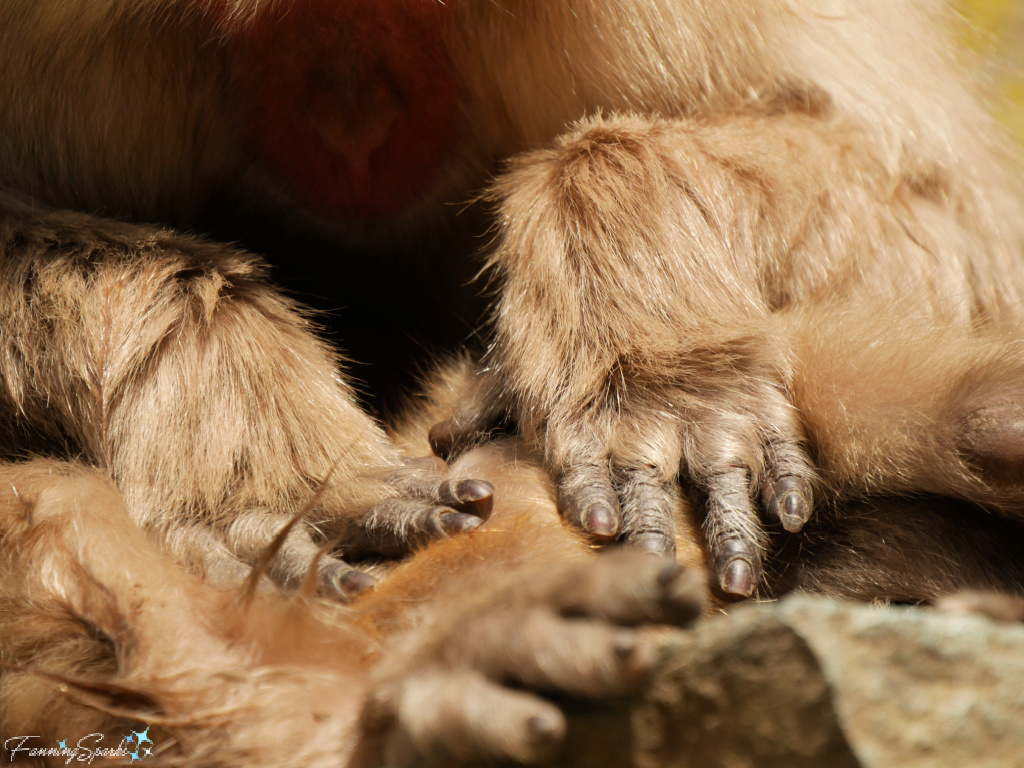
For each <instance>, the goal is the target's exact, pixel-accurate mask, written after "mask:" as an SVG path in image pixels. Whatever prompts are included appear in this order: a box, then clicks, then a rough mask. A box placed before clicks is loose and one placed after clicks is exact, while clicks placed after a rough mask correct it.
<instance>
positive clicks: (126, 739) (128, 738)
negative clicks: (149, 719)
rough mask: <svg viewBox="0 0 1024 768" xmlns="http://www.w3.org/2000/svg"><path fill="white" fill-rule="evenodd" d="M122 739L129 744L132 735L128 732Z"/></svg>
mask: <svg viewBox="0 0 1024 768" xmlns="http://www.w3.org/2000/svg"><path fill="white" fill-rule="evenodd" d="M124 740H125V741H127V742H128V743H129V744H131V743H132V735H131V734H130V733H129V734H128V735H127V736H125V737H124Z"/></svg>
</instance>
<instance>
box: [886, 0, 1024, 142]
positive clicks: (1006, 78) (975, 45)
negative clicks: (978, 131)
mask: <svg viewBox="0 0 1024 768" xmlns="http://www.w3.org/2000/svg"><path fill="white" fill-rule="evenodd" d="M899 1H900V0H893V2H899ZM956 5H957V7H958V8H959V10H960V12H961V13H962V14H963V17H964V19H965V20H966V21H967V24H966V25H965V26H964V28H963V31H962V33H961V34H962V35H963V38H964V39H963V42H964V43H966V44H967V46H968V48H970V49H971V50H973V51H975V52H977V53H978V54H980V55H981V66H982V68H983V71H984V73H985V76H986V77H987V78H988V80H989V82H991V84H992V87H993V90H994V91H995V94H994V95H995V96H996V99H995V103H994V105H993V112H995V114H996V116H997V117H998V118H999V119H1000V120H1002V121H1003V122H1004V123H1006V124H1007V125H1008V126H1010V128H1011V129H1013V131H1014V133H1015V134H1016V136H1017V138H1018V139H1019V140H1020V141H1021V142H1024V0H956Z"/></svg>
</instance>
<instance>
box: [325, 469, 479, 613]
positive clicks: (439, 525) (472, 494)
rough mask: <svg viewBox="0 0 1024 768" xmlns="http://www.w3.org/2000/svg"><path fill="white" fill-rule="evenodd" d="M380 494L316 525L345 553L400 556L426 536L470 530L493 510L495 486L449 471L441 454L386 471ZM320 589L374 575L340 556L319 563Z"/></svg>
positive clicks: (356, 585) (361, 583)
mask: <svg viewBox="0 0 1024 768" xmlns="http://www.w3.org/2000/svg"><path fill="white" fill-rule="evenodd" d="M380 479H381V482H380V484H379V485H378V487H379V488H382V489H383V490H382V492H381V494H380V496H381V498H378V499H376V500H375V501H374V502H373V503H371V504H369V505H367V507H366V509H365V512H363V513H362V514H359V515H356V516H355V517H352V518H344V519H328V520H323V521H319V522H317V523H315V524H314V527H315V528H316V529H317V530H319V531H320V533H321V535H322V536H323V537H324V538H327V539H330V540H333V541H335V542H338V543H339V545H340V549H341V552H342V554H343V555H345V556H346V557H363V556H367V555H382V556H385V557H398V556H401V555H405V554H408V553H409V552H410V551H412V550H413V549H414V548H416V547H418V546H422V545H424V544H426V543H427V542H429V541H431V540H434V539H439V538H445V537H447V536H453V535H457V534H460V533H465V532H467V531H471V530H473V529H474V528H477V527H479V526H480V525H481V524H482V523H484V522H485V521H486V520H487V519H488V518H489V517H490V514H491V509H492V506H493V503H494V488H493V487H492V486H491V484H490V483H488V482H487V481H485V480H476V479H457V478H452V477H449V476H448V474H447V470H446V467H445V464H444V462H443V461H441V460H440V459H436V458H423V459H409V460H406V461H405V462H404V463H403V465H402V466H401V467H398V468H397V469H391V470H389V471H387V472H385V473H384V474H383V476H382V478H380ZM320 577H321V578H320V581H321V591H322V592H326V593H332V592H338V593H340V594H341V595H346V594H352V593H358V592H361V591H363V590H364V589H366V587H368V586H369V585H370V584H371V583H372V581H373V580H372V578H371V577H369V576H367V575H366V574H364V573H362V572H360V571H355V570H353V569H351V568H350V567H348V566H346V565H345V564H344V563H342V562H340V561H332V562H331V563H330V564H329V567H326V568H324V567H322V568H321V574H320Z"/></svg>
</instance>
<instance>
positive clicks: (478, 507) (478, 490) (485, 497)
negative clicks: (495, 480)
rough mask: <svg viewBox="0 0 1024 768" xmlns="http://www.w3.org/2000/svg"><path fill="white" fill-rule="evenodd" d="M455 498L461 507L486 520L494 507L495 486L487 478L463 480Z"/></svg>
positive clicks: (456, 490)
mask: <svg viewBox="0 0 1024 768" xmlns="http://www.w3.org/2000/svg"><path fill="white" fill-rule="evenodd" d="M455 498H456V500H457V502H458V504H459V506H460V508H462V509H465V511H467V512H470V513H472V514H474V515H476V516H477V517H479V518H480V519H482V520H486V519H487V518H489V517H490V516H491V510H492V509H493V508H494V486H493V485H491V484H490V483H488V482H487V481H486V480H463V481H462V482H461V483H459V484H458V485H457V486H456V488H455Z"/></svg>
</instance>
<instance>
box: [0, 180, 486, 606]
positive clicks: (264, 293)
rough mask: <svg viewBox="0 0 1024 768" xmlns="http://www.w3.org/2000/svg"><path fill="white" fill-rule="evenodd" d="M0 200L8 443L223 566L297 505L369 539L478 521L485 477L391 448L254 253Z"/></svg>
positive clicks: (293, 550)
mask: <svg viewBox="0 0 1024 768" xmlns="http://www.w3.org/2000/svg"><path fill="white" fill-rule="evenodd" d="M0 202H3V203H4V205H3V207H2V208H0V212H2V219H0V253H2V254H3V267H2V268H3V272H4V275H5V279H4V280H3V282H2V285H0V307H2V316H3V325H2V326H0V348H2V349H3V358H2V363H0V366H2V372H0V376H2V381H3V385H4V386H3V398H4V400H5V401H6V406H5V410H6V412H7V413H10V414H12V416H11V421H10V423H8V424H6V425H5V427H6V430H7V438H8V441H7V444H6V445H5V449H6V450H7V451H8V454H9V455H24V453H25V452H29V451H33V450H36V448H37V446H35V445H33V444H30V443H29V438H28V435H30V434H33V433H34V434H36V435H38V436H43V437H45V438H46V442H47V446H48V447H49V448H50V450H51V452H56V453H58V455H61V454H62V455H68V454H71V455H74V454H76V453H79V454H80V455H82V456H84V458H85V459H86V460H87V461H88V462H90V463H91V464H93V465H95V466H99V467H102V468H104V469H105V470H106V471H107V473H108V474H109V476H110V477H111V478H112V479H114V480H115V481H116V482H117V484H118V487H119V488H120V489H121V491H122V492H123V493H124V495H125V498H126V500H127V503H128V507H129V509H130V510H131V513H132V515H133V517H134V519H135V520H136V521H137V522H138V523H139V524H140V525H142V526H143V527H146V528H149V529H151V530H154V531H156V532H158V533H159V535H161V536H162V537H163V538H164V539H165V541H166V542H167V544H168V546H170V547H171V548H172V550H174V551H176V552H177V554H178V555H179V556H180V557H182V558H183V559H185V560H190V561H192V562H193V563H196V561H198V562H199V563H201V564H202V566H203V567H204V568H206V569H207V570H208V571H212V572H220V573H221V575H223V576H235V575H237V572H238V571H239V569H242V570H244V565H243V564H244V563H249V564H251V563H252V562H254V561H255V560H256V559H258V558H259V556H260V554H261V553H262V552H263V551H264V550H265V549H266V547H267V545H268V544H269V542H270V541H271V540H272V539H273V538H274V536H275V535H276V533H277V532H278V531H279V530H280V529H281V527H282V525H283V523H284V522H286V521H287V520H288V519H289V517H290V516H292V515H293V514H295V513H297V512H299V511H300V510H302V509H303V508H304V506H305V505H308V504H312V507H313V508H312V509H310V510H309V512H308V515H307V516H306V517H307V518H310V519H313V520H315V521H316V528H317V530H318V531H319V533H318V534H317V537H318V538H320V539H322V540H325V541H333V540H335V539H342V541H340V542H339V543H341V544H343V545H344V544H353V545H356V546H358V548H359V549H361V550H364V551H374V552H379V551H386V552H388V553H396V552H400V551H403V550H405V549H407V548H408V547H409V546H411V545H412V544H413V543H419V542H422V541H423V540H425V539H427V538H430V537H433V536H445V535H448V534H450V533H455V532H458V531H462V530H466V529H469V528H472V527H475V526H477V525H479V524H480V522H481V520H482V519H484V518H486V517H487V514H488V512H489V509H490V494H491V489H490V486H489V484H487V483H484V482H480V481H473V480H465V481H462V482H458V481H456V480H453V479H450V478H448V477H447V476H446V474H445V472H443V471H441V470H439V469H438V468H437V467H436V466H435V464H434V462H427V463H426V464H424V463H423V462H418V463H417V462H406V461H404V460H402V459H401V458H400V457H399V455H398V453H397V451H396V450H395V448H394V447H393V446H392V445H391V444H390V443H389V441H388V440H387V439H386V437H385V436H384V434H383V432H382V431H381V430H380V428H379V427H378V426H377V425H375V424H374V423H373V422H372V421H371V420H370V419H369V417H367V416H366V415H365V414H363V413H362V412H361V411H360V410H359V408H358V407H357V406H356V405H355V404H354V402H353V399H352V395H351V391H350V389H349V387H348V385H347V383H346V382H345V380H344V378H343V376H342V374H341V372H340V370H339V367H338V361H337V359H336V358H335V356H334V355H333V354H332V352H331V351H330V350H329V349H328V348H327V347H326V345H324V344H323V343H322V342H321V341H320V340H319V339H317V338H316V336H315V335H314V334H313V333H312V332H311V330H310V326H311V323H310V321H309V318H308V317H306V316H304V315H303V313H302V312H301V311H300V310H299V309H298V308H297V307H296V306H295V305H294V304H293V303H292V302H290V301H289V300H288V299H286V298H284V297H283V296H282V295H280V294H279V293H278V292H276V291H275V290H274V289H272V288H270V287H269V286H268V285H267V284H266V283H265V282H264V280H263V268H262V265H261V264H260V263H259V262H258V261H257V260H256V259H255V258H253V257H252V256H249V255H246V254H243V253H240V252H237V251H234V250H232V249H230V248H228V247H225V246H222V245H217V244H212V243H209V242H205V241H202V240H197V239H193V238H189V237H184V236H181V235H179V234H176V233H174V232H171V231H169V230H160V229H156V228H150V227H144V226H136V225H129V224H122V223H118V222H114V221H109V220H103V219H98V218H96V217H90V216H86V215H81V214H75V213H69V212H46V211H39V210H36V211H35V212H32V211H31V210H30V209H29V207H28V206H27V205H26V204H24V203H22V202H21V201H19V200H17V199H15V198H14V197H10V196H9V197H4V198H0ZM15 414H16V415H15ZM311 499H312V500H313V501H312V502H311ZM198 529H204V530H206V531H212V532H214V533H215V535H214V536H212V537H210V536H202V535H193V534H196V533H197V530H198ZM311 534H313V529H311V528H309V527H308V526H307V525H306V523H302V524H301V525H299V526H297V527H296V529H295V530H294V531H293V533H292V535H291V536H290V537H289V538H288V540H287V541H286V542H285V545H284V546H283V547H282V549H281V551H280V552H279V554H278V556H277V558H276V560H275V562H274V563H273V564H272V566H271V569H270V572H271V575H272V576H274V577H275V578H276V580H278V581H280V582H283V583H291V582H294V581H296V580H298V579H301V578H302V576H303V574H304V573H305V571H306V569H307V568H308V567H309V565H310V563H311V562H312V561H313V557H314V555H316V553H317V551H318V549H319V545H318V544H316V543H315V542H314V538H313V537H312V535H311ZM204 542H206V543H205V544H204ZM215 544H216V545H215ZM320 568H321V574H320V575H321V583H322V586H323V588H324V589H325V590H327V591H329V592H334V593H337V594H341V595H344V594H346V593H347V592H350V591H357V590H358V589H361V588H365V587H366V586H367V584H368V583H369V581H370V578H369V577H368V576H364V575H361V574H357V573H354V572H352V571H351V569H349V568H348V567H347V566H345V565H344V564H343V563H341V561H337V560H333V559H331V558H326V559H325V560H324V561H322V562H321V565H320Z"/></svg>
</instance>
